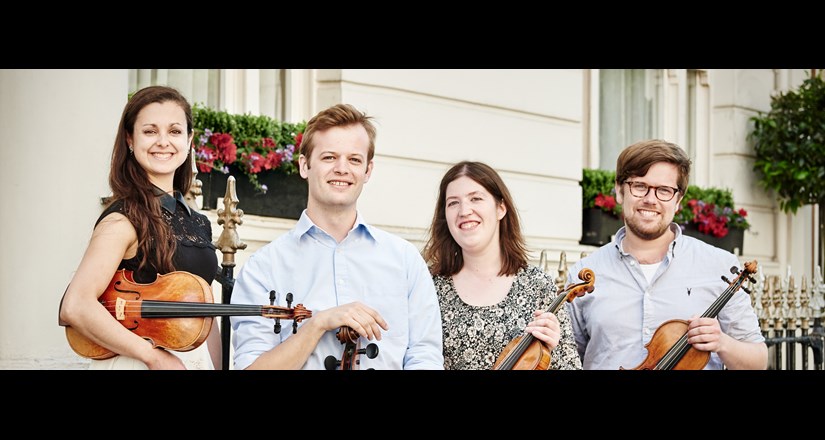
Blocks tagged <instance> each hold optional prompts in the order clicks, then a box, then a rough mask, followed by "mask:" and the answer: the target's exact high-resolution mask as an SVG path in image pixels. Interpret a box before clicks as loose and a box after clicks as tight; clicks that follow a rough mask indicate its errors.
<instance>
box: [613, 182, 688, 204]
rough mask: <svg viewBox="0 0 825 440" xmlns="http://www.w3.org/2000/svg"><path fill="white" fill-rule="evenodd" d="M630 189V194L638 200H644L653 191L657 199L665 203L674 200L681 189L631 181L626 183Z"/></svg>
mask: <svg viewBox="0 0 825 440" xmlns="http://www.w3.org/2000/svg"><path fill="white" fill-rule="evenodd" d="M624 183H626V184H627V185H628V186H629V187H630V194H633V195H634V196H636V197H638V198H642V197H644V196H646V195H647V193H649V192H650V190H651V189H653V190H655V191H653V194H656V198H657V199H659V200H661V201H663V202H669V201H671V200H673V197H674V196H675V195H676V193H677V192H679V188H673V187H670V186H651V185H648V184H646V183H643V182H632V181H630V180H625V182H624Z"/></svg>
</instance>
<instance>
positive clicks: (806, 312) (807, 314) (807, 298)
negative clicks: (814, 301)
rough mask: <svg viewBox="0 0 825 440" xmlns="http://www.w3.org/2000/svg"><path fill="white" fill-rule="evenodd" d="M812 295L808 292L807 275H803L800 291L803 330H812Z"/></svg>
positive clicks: (800, 315) (800, 317) (800, 316)
mask: <svg viewBox="0 0 825 440" xmlns="http://www.w3.org/2000/svg"><path fill="white" fill-rule="evenodd" d="M810 303H811V293H810V292H809V291H808V280H807V279H806V278H805V275H802V287H801V289H800V291H799V320H800V321H801V322H800V327H801V328H802V329H803V330H807V329H809V328H810V325H809V321H810V318H811V307H810Z"/></svg>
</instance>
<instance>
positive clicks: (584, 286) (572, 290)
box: [560, 267, 596, 302]
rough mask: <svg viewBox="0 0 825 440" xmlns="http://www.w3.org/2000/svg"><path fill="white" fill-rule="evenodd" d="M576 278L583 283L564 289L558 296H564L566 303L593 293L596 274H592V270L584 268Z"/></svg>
mask: <svg viewBox="0 0 825 440" xmlns="http://www.w3.org/2000/svg"><path fill="white" fill-rule="evenodd" d="M577 276H578V277H579V279H580V280H582V281H583V282H581V283H577V284H571V285H569V286H567V287H565V288H564V291H563V292H562V293H561V294H560V296H561V295H564V297H565V299H566V300H567V302H572V301H573V300H574V299H576V298H578V297H582V296H584V295H585V294H588V293H591V292H593V288H594V284H596V274H595V273H593V270H592V269H588V268H586V267H585V268H583V269H582V270H580V271H579V273H578V275H577Z"/></svg>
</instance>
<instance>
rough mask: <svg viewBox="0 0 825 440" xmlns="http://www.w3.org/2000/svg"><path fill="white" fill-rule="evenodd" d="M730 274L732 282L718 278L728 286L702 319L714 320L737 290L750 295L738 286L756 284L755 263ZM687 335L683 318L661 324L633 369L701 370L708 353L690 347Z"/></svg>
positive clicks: (725, 278) (748, 291)
mask: <svg viewBox="0 0 825 440" xmlns="http://www.w3.org/2000/svg"><path fill="white" fill-rule="evenodd" d="M730 272H731V273H732V274H736V275H737V277H736V279H734V280H733V281H730V280H729V279H728V278H727V277H725V276H724V275H722V281H724V282H726V283H728V287H727V288H726V289H725V291H724V292H722V293H721V294H720V295H719V297H718V298H716V301H714V302H713V304H711V305H710V307H708V309H707V310H706V311H705V313H704V314H702V317H703V318H715V317H716V315H718V314H719V312H720V311H721V310H722V308H723V307H725V304H727V303H728V301H730V299H731V298H732V297H733V294H734V293H736V291H737V290H739V289H740V288H741V289H742V290H744V291H745V292H747V293H748V294H750V293H751V292H750V290H749V289H747V288H745V287H744V286H742V283H744V282H745V281H750V282H751V283H755V282H756V280H754V279H753V276H752V275H753V274H755V273H756V260H754V261H749V262H747V263H745V270H742V271H740V270H739V268H738V267H736V266H733V267H731V268H730ZM687 332H688V322H687V321H685V320H683V319H671V320H669V321H665V322H664V323H663V324H662V325H660V326H659V328H657V329H656V331H655V332H654V333H653V336H652V337H651V338H650V342H648V343H647V344H646V345H645V348H646V349H647V357H646V358H645V360H644V361H642V363H641V364H639V365H638V366H636V368H633V369H634V370H701V369H703V368H705V365H707V364H708V361H709V360H710V352H709V351H699V350H697V349H695V348H693V346H692V345H691V344H690V343H689V342H688V336H687ZM619 369H620V370H624V368H622V367H619Z"/></svg>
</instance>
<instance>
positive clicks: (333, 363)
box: [324, 355, 341, 370]
mask: <svg viewBox="0 0 825 440" xmlns="http://www.w3.org/2000/svg"><path fill="white" fill-rule="evenodd" d="M339 365H341V361H339V360H338V359H335V356H333V355H329V356H327V357H326V359H324V369H325V370H335V369H337V368H338V366H339Z"/></svg>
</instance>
